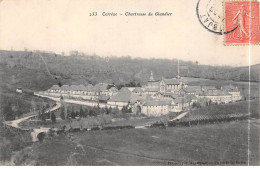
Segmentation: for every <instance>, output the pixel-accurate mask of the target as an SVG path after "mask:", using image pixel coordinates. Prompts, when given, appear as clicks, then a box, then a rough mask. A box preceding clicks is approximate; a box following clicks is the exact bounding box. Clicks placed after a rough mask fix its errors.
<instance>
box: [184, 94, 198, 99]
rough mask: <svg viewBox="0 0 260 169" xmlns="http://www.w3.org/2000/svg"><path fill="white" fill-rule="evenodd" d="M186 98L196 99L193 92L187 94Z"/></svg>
mask: <svg viewBox="0 0 260 169" xmlns="http://www.w3.org/2000/svg"><path fill="white" fill-rule="evenodd" d="M186 98H187V99H189V100H198V98H197V97H196V96H195V95H194V94H189V95H187V96H186Z"/></svg>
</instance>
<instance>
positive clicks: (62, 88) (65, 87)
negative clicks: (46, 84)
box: [60, 85, 70, 90]
mask: <svg viewBox="0 0 260 169" xmlns="http://www.w3.org/2000/svg"><path fill="white" fill-rule="evenodd" d="M60 89H61V90H70V87H69V85H62V86H61V88H60Z"/></svg>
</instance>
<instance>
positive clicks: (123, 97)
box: [109, 91, 131, 103]
mask: <svg viewBox="0 0 260 169" xmlns="http://www.w3.org/2000/svg"><path fill="white" fill-rule="evenodd" d="M130 97H131V92H130V91H129V92H127V91H119V92H118V93H117V94H116V95H114V96H112V97H111V98H110V99H109V101H110V102H125V103H126V102H129V101H130Z"/></svg>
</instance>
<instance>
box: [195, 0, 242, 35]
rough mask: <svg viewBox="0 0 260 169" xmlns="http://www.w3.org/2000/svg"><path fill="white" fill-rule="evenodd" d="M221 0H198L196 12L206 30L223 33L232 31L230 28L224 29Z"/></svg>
mask: <svg viewBox="0 0 260 169" xmlns="http://www.w3.org/2000/svg"><path fill="white" fill-rule="evenodd" d="M223 10H224V9H223V1H222V0H198V3H197V7H196V13H197V17H198V19H199V22H200V23H201V25H202V26H203V27H204V28H206V29H207V30H208V31H210V32H212V33H215V34H218V35H223V34H228V33H231V32H233V31H234V30H236V29H237V27H238V26H237V27H235V28H234V29H232V30H226V31H225V29H224V22H225V17H224V11H223Z"/></svg>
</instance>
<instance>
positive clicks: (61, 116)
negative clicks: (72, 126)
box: [60, 107, 66, 120]
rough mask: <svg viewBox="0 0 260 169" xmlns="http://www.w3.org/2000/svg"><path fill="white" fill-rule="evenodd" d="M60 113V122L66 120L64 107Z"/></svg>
mask: <svg viewBox="0 0 260 169" xmlns="http://www.w3.org/2000/svg"><path fill="white" fill-rule="evenodd" d="M60 111H61V112H60V118H61V119H62V120H66V116H65V110H64V107H61V109H60Z"/></svg>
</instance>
